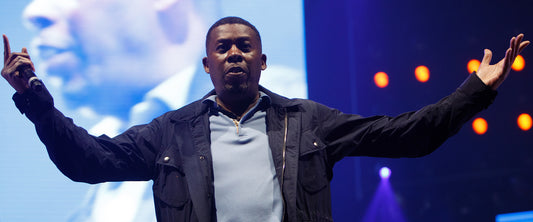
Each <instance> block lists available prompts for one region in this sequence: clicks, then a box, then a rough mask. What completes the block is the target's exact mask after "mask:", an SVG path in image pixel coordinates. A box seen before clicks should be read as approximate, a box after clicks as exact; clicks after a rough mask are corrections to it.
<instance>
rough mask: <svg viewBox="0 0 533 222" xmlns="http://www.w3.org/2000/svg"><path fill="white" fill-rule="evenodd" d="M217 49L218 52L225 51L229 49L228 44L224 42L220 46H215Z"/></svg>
mask: <svg viewBox="0 0 533 222" xmlns="http://www.w3.org/2000/svg"><path fill="white" fill-rule="evenodd" d="M215 50H216V51H217V52H225V51H228V46H227V45H224V44H222V45H218V46H217V47H216V48H215Z"/></svg>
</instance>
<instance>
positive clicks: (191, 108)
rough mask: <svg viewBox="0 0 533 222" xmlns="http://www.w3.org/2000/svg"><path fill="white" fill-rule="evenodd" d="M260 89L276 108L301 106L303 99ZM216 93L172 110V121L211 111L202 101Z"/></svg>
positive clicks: (211, 92)
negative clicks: (176, 110)
mask: <svg viewBox="0 0 533 222" xmlns="http://www.w3.org/2000/svg"><path fill="white" fill-rule="evenodd" d="M259 90H260V91H262V92H264V93H265V94H267V95H268V96H269V97H270V100H271V104H272V106H273V107H274V108H296V107H298V106H300V104H301V101H300V100H298V99H288V98H286V97H284V96H281V95H278V94H276V93H273V92H272V91H270V90H268V89H266V88H265V87H263V86H259ZM212 95H216V92H215V90H214V89H213V90H211V91H210V92H209V93H208V94H206V95H205V96H203V97H202V98H201V99H199V100H196V101H194V102H193V103H191V104H189V105H186V106H184V107H182V108H180V109H178V111H179V112H172V113H171V114H170V115H171V116H170V119H171V120H172V121H180V122H181V121H190V120H192V119H194V118H196V117H198V116H200V115H202V114H204V113H206V112H208V111H209V104H206V103H203V102H202V101H203V100H205V99H207V98H208V97H209V96H212Z"/></svg>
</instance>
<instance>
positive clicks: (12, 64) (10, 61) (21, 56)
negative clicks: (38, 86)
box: [2, 35, 35, 94]
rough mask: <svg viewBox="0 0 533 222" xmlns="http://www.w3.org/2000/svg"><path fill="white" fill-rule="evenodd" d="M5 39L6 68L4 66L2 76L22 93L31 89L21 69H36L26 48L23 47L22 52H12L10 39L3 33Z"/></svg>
mask: <svg viewBox="0 0 533 222" xmlns="http://www.w3.org/2000/svg"><path fill="white" fill-rule="evenodd" d="M2 37H3V39H4V68H2V77H4V78H5V79H6V80H7V82H9V84H10V85H11V86H12V87H13V88H14V89H15V90H16V91H17V92H18V93H20V94H22V93H24V92H25V91H26V90H27V89H29V88H30V87H29V85H28V80H27V79H25V78H23V76H22V73H20V72H19V70H22V69H24V68H28V67H30V68H31V69H32V70H34V71H35V68H34V66H33V63H32V61H31V59H30V55H29V54H28V50H27V49H26V48H22V51H21V52H13V53H11V47H10V46H9V40H8V39H7V36H6V35H2Z"/></svg>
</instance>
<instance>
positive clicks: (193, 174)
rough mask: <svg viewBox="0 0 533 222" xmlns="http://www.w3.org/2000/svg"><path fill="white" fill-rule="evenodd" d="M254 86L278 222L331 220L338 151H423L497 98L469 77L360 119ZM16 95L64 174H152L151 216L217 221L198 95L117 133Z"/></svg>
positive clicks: (97, 178)
mask: <svg viewBox="0 0 533 222" xmlns="http://www.w3.org/2000/svg"><path fill="white" fill-rule="evenodd" d="M261 91H263V92H265V93H266V94H267V95H268V96H270V98H271V101H272V105H271V106H270V107H269V108H267V117H266V118H267V119H266V123H267V134H268V138H269V146H270V148H271V151H272V157H273V159H274V164H275V167H276V173H277V175H278V176H279V178H280V179H279V182H280V186H281V191H282V194H283V200H284V203H285V205H284V210H285V216H284V218H285V221H332V217H331V197H330V189H329V181H330V180H331V179H332V176H333V174H332V168H333V165H334V164H335V163H336V162H337V161H339V160H341V159H342V158H343V157H345V156H376V157H419V156H423V155H426V154H429V153H431V152H432V151H433V150H435V149H436V148H437V147H438V146H439V145H440V144H442V143H443V142H444V141H445V140H446V139H447V138H448V137H450V136H451V135H453V134H455V133H456V132H457V131H458V130H459V129H460V127H461V126H462V125H463V124H464V123H465V122H467V121H468V120H469V119H470V118H471V117H472V116H474V115H475V114H476V113H477V112H479V111H481V110H482V109H484V108H486V107H487V106H488V105H489V104H490V103H491V102H492V101H493V99H494V97H495V95H496V92H494V91H492V90H491V89H489V88H488V87H486V86H485V85H484V84H483V83H482V82H481V80H479V78H478V77H477V76H476V75H472V76H471V77H469V78H468V79H467V80H466V81H465V82H464V83H463V84H462V85H461V87H459V88H458V89H457V90H456V91H455V92H454V93H452V94H451V95H449V96H448V97H446V98H444V99H442V100H441V101H439V102H438V103H436V104H432V105H429V106H426V107H424V108H422V109H420V110H418V111H416V112H409V113H405V114H402V115H399V116H397V117H387V116H374V117H368V118H363V117H361V116H359V115H353V114H345V113H342V112H340V111H338V110H335V109H331V108H328V107H326V106H324V105H321V104H318V103H316V102H313V101H310V100H304V99H287V98H284V97H281V96H279V95H277V94H274V93H272V92H270V91H268V90H266V89H264V88H261ZM213 93H214V92H212V93H211V94H213ZM14 100H15V102H16V105H17V107H18V108H19V110H20V111H21V112H23V113H26V115H27V116H28V118H29V119H30V120H31V121H32V122H33V123H34V124H35V127H36V130H37V133H38V135H39V138H40V139H41V141H42V142H43V143H44V144H45V145H46V147H47V150H48V153H49V155H50V158H51V159H52V161H53V162H54V163H55V164H56V166H57V167H58V168H59V169H60V170H61V172H63V173H64V174H65V175H66V176H68V177H69V178H71V179H72V180H74V181H80V182H87V183H99V182H104V181H123V180H154V185H153V191H154V201H155V207H156V215H157V219H158V221H161V222H163V221H206V222H207V221H216V206H215V201H214V186H213V169H212V158H211V152H210V138H209V136H210V132H209V115H208V114H209V113H208V112H209V107H208V106H207V105H206V104H204V103H202V102H201V101H200V100H199V101H197V102H194V103H192V104H189V105H187V106H185V107H183V108H181V109H178V110H175V111H171V112H168V113H166V114H164V115H162V116H160V117H158V118H156V119H154V120H153V121H152V122H151V123H149V124H146V125H139V126H134V127H132V128H130V129H128V130H127V131H126V132H124V133H122V134H120V135H118V136H116V137H115V138H109V137H107V136H105V135H103V136H100V137H93V136H90V135H89V134H88V133H87V132H86V131H85V130H84V129H82V128H79V127H77V126H75V125H74V124H73V122H72V120H71V119H69V118H66V117H64V116H63V114H61V113H60V112H59V111H58V110H57V109H55V108H54V107H53V100H52V97H51V96H50V95H49V94H48V91H46V90H44V91H42V92H33V91H29V92H27V93H25V94H23V95H18V94H15V96H14ZM236 158H239V157H236Z"/></svg>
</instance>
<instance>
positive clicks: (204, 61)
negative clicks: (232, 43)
mask: <svg viewBox="0 0 533 222" xmlns="http://www.w3.org/2000/svg"><path fill="white" fill-rule="evenodd" d="M202 64H204V70H205V72H206V73H209V65H208V63H207V57H204V58H203V59H202Z"/></svg>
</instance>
